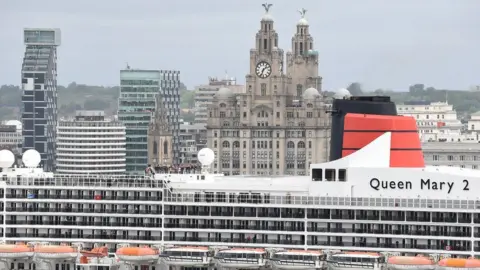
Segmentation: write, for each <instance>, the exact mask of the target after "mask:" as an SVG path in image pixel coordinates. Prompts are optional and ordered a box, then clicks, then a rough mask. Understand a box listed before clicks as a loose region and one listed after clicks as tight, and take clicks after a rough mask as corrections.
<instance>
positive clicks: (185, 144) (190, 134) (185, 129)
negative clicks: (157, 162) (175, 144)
mask: <svg viewBox="0 0 480 270" xmlns="http://www.w3.org/2000/svg"><path fill="white" fill-rule="evenodd" d="M205 147H207V130H206V129H205V124H189V123H182V124H180V163H181V164H191V165H197V164H198V157H197V153H198V151H200V150H201V149H202V148H205Z"/></svg>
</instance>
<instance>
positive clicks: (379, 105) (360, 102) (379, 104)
mask: <svg viewBox="0 0 480 270" xmlns="http://www.w3.org/2000/svg"><path fill="white" fill-rule="evenodd" d="M347 113H359V114H375V115H397V107H396V106H395V103H393V102H392V101H390V97H388V96H358V97H350V98H348V99H334V100H333V106H332V130H331V137H330V161H332V160H337V159H339V158H341V157H342V150H343V131H344V120H345V115H346V114H347Z"/></svg>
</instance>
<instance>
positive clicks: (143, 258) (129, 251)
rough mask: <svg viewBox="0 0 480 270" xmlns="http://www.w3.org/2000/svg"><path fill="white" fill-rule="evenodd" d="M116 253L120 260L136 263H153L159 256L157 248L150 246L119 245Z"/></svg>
mask: <svg viewBox="0 0 480 270" xmlns="http://www.w3.org/2000/svg"><path fill="white" fill-rule="evenodd" d="M116 254H117V257H118V258H119V259H120V260H123V261H127V262H136V263H153V262H156V261H158V259H159V256H160V252H159V251H158V249H156V248H150V247H121V248H119V249H118V250H117V252H116Z"/></svg>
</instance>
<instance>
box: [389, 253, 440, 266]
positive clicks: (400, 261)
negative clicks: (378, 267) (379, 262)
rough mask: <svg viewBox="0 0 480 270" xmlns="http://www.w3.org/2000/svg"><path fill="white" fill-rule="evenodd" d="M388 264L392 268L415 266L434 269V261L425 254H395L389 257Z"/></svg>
mask: <svg viewBox="0 0 480 270" xmlns="http://www.w3.org/2000/svg"><path fill="white" fill-rule="evenodd" d="M387 264H388V266H389V267H390V269H404V268H408V269H411V268H412V266H415V268H416V269H434V268H435V266H434V264H435V263H434V262H433V261H432V260H431V259H429V258H427V257H423V256H416V257H415V256H393V257H390V258H388V260H387Z"/></svg>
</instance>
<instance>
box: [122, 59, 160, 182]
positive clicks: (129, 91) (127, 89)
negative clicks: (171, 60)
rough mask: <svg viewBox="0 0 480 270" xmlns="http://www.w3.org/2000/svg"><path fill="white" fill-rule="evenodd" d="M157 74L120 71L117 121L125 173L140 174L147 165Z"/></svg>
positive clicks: (156, 91)
mask: <svg viewBox="0 0 480 270" xmlns="http://www.w3.org/2000/svg"><path fill="white" fill-rule="evenodd" d="M160 81H161V77H160V71H158V70H138V69H125V70H121V71H120V96H119V99H118V120H120V121H121V122H123V123H124V125H125V128H126V129H125V131H126V141H127V145H126V149H127V150H126V151H127V152H126V171H127V173H132V174H142V173H143V172H144V171H145V168H146V167H147V162H148V143H147V133H148V126H149V124H150V121H151V117H152V112H153V111H155V102H156V99H155V97H156V95H157V94H158V93H160Z"/></svg>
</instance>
